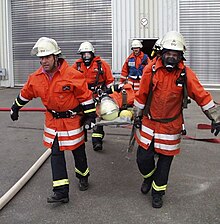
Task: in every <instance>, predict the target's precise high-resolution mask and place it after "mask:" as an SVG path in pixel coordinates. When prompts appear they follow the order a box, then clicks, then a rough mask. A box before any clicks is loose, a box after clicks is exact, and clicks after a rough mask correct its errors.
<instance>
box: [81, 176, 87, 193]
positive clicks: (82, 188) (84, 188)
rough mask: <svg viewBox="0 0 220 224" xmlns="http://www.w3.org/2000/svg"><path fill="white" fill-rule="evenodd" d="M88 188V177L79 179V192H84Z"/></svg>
mask: <svg viewBox="0 0 220 224" xmlns="http://www.w3.org/2000/svg"><path fill="white" fill-rule="evenodd" d="M88 188H89V182H88V177H84V178H80V179H79V190H80V191H86V190H87V189H88Z"/></svg>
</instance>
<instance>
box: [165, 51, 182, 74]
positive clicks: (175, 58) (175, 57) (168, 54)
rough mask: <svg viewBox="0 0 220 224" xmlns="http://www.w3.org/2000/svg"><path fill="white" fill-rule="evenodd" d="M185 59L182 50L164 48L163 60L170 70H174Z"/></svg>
mask: <svg viewBox="0 0 220 224" xmlns="http://www.w3.org/2000/svg"><path fill="white" fill-rule="evenodd" d="M182 59H183V53H182V52H180V51H172V50H167V49H163V51H162V62H163V65H164V66H165V67H166V69H167V71H168V72H172V71H173V70H174V69H175V68H176V67H177V65H178V63H179V62H180V61H181V60H182Z"/></svg>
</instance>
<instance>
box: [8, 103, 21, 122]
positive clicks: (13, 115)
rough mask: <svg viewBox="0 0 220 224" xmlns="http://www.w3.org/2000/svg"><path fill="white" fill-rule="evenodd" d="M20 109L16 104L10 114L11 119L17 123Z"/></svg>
mask: <svg viewBox="0 0 220 224" xmlns="http://www.w3.org/2000/svg"><path fill="white" fill-rule="evenodd" d="M19 109H20V107H19V106H17V105H16V104H13V105H12V107H11V112H10V115H11V119H12V120H13V121H17V120H18V117H19V115H18V111H19Z"/></svg>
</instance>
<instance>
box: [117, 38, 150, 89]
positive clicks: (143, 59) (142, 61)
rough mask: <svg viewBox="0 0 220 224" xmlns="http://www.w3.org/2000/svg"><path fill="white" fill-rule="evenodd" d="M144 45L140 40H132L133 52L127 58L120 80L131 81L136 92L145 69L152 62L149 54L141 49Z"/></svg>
mask: <svg viewBox="0 0 220 224" xmlns="http://www.w3.org/2000/svg"><path fill="white" fill-rule="evenodd" d="M142 47H143V45H142V43H141V42H140V41H139V40H133V41H132V43H131V50H132V51H133V52H132V53H131V54H130V55H129V56H128V58H127V59H126V61H125V63H124V65H123V67H122V72H121V76H120V80H119V82H120V83H124V82H128V83H130V84H131V85H132V86H133V89H134V91H135V92H137V90H138V89H139V85H140V80H141V77H142V73H143V69H144V67H145V66H146V65H147V64H148V63H149V62H150V59H149V57H148V55H147V54H144V53H143V52H142V51H141V48H142Z"/></svg>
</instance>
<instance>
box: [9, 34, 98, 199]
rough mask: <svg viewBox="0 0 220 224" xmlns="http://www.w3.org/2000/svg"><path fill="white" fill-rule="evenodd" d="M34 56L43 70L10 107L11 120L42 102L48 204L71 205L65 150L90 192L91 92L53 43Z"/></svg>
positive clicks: (41, 44) (40, 44)
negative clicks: (87, 132)
mask: <svg viewBox="0 0 220 224" xmlns="http://www.w3.org/2000/svg"><path fill="white" fill-rule="evenodd" d="M31 53H32V55H36V56H37V57H39V58H40V64H41V67H40V68H39V69H37V70H36V71H35V72H34V73H32V74H31V75H30V76H29V78H28V80H27V82H26V83H25V85H24V87H23V88H22V89H21V91H20V94H19V95H18V97H17V98H16V100H15V102H14V104H13V105H12V107H11V119H12V120H13V121H15V120H18V112H19V109H21V108H22V107H23V106H24V105H25V104H26V103H28V102H29V101H30V100H32V99H33V98H37V97H40V98H41V101H42V103H43V104H44V106H45V107H46V109H47V111H46V113H45V125H44V136H43V142H44V145H45V147H47V148H51V149H52V155H51V167H52V176H53V195H52V196H50V197H48V198H47V202H48V203H54V202H63V203H66V202H68V201H69V180H68V175H67V169H66V162H65V155H64V151H65V150H71V152H72V153H73V156H74V160H75V173H76V177H77V178H78V179H79V189H80V190H81V191H84V190H87V189H88V176H89V168H88V165H87V158H86V153H85V139H84V137H85V136H84V128H83V125H85V124H86V125H87V127H88V129H89V128H90V129H91V128H92V127H93V125H94V124H95V116H96V113H95V105H94V101H93V98H92V92H91V91H90V90H89V89H88V86H87V83H86V80H85V78H84V76H83V75H82V74H81V73H80V72H78V71H76V70H75V69H73V68H71V67H70V66H69V65H68V63H67V62H66V61H65V60H64V59H63V58H62V54H61V49H60V48H59V46H58V45H57V42H56V41H55V40H54V39H51V38H47V37H41V38H40V39H39V40H38V41H37V42H36V44H35V45H34V47H33V49H32V51H31ZM82 117H83V121H84V123H82Z"/></svg>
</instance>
